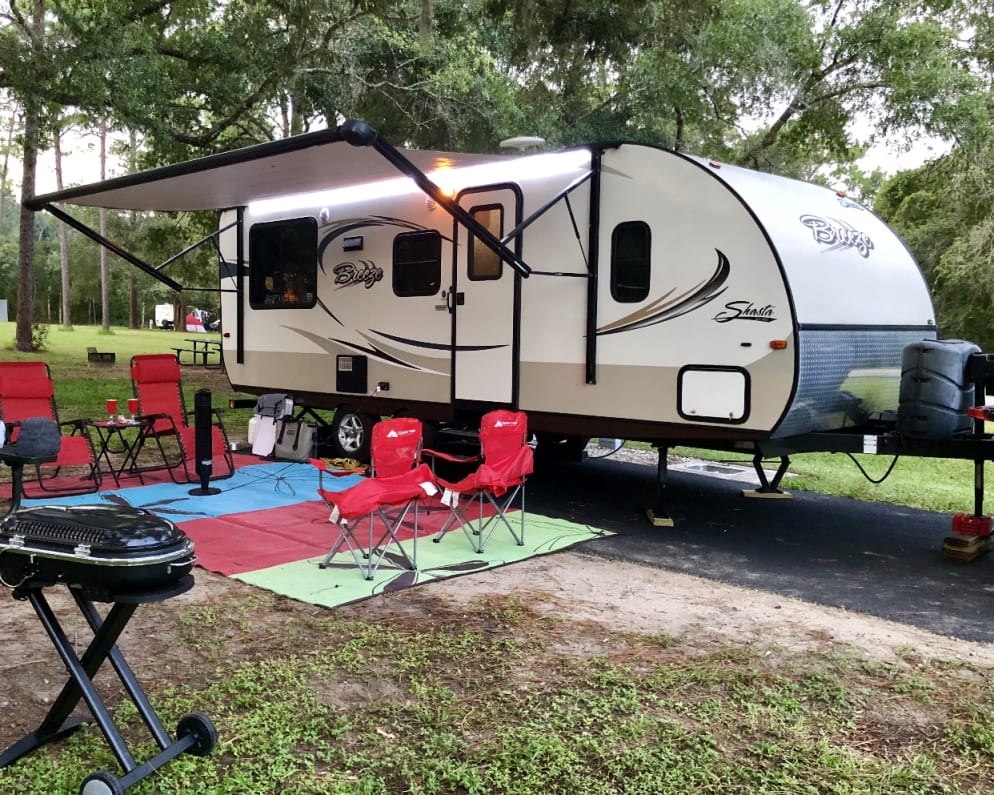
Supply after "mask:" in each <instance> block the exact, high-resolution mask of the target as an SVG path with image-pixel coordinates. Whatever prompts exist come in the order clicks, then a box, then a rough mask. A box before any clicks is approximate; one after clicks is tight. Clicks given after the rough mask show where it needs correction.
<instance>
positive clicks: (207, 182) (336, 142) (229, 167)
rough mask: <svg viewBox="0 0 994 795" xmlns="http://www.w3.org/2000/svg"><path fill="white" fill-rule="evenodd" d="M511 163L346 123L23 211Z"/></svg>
mask: <svg viewBox="0 0 994 795" xmlns="http://www.w3.org/2000/svg"><path fill="white" fill-rule="evenodd" d="M365 131H368V132H365ZM384 147H385V148H386V151H384ZM394 153H396V154H397V155H399V156H400V160H401V161H402V162H398V160H397V158H396V157H393V156H392V155H393V154H394ZM508 157H509V156H508V155H478V154H454V153H452V152H433V151H426V150H418V149H395V148H394V147H392V146H390V145H389V144H386V142H385V141H383V139H382V138H380V136H379V135H377V134H376V133H375V132H373V131H372V130H370V128H368V127H366V126H365V125H364V124H362V123H361V122H346V124H343V125H342V126H341V127H336V128H332V129H328V130H320V131H317V132H313V133H307V134H304V135H298V136H295V137H293V138H285V139H282V140H279V141H272V142H268V143H263V144H258V145H256V146H250V147H246V148H243V149H237V150H234V151H231V152H222V153H220V154H216V155H209V156H207V157H202V158H198V159H196V160H189V161H187V162H184V163H179V164H177V165H174V166H165V167H163V168H156V169H152V170H149V171H143V172H141V173H138V174H129V175H127V176H124V177H117V178H115V179H109V180H106V181H104V182H95V183H91V184H89V185H82V186H79V187H74V188H67V189H65V190H61V191H57V192H54V193H47V194H44V195H42V196H36V197H34V198H33V199H30V200H29V201H27V202H26V203H25V204H26V206H27V207H28V208H29V209H32V210H41V209H44V208H45V207H46V205H49V204H56V203H65V204H72V205H78V206H86V207H104V208H107V209H113V210H158V211H192V210H223V209H228V208H232V207H243V206H245V205H247V204H249V203H251V202H255V201H259V200H261V199H269V198H274V197H277V196H286V195H289V194H294V193H308V192H311V191H317V190H332V189H335V188H342V187H346V186H348V185H355V184H358V183H364V182H375V181H377V180H381V179H391V178H396V177H397V175H398V170H400V171H402V172H403V173H405V174H406V175H407V176H411V177H416V176H417V175H414V174H411V173H407V172H405V171H404V168H403V162H406V163H409V164H410V165H412V166H413V167H414V168H416V169H417V171H418V172H420V176H422V177H424V175H425V174H427V173H430V172H431V171H434V170H435V169H437V168H439V167H441V166H445V167H448V168H460V167H463V166H472V165H478V164H483V163H492V162H496V161H500V160H503V159H507V158H508Z"/></svg>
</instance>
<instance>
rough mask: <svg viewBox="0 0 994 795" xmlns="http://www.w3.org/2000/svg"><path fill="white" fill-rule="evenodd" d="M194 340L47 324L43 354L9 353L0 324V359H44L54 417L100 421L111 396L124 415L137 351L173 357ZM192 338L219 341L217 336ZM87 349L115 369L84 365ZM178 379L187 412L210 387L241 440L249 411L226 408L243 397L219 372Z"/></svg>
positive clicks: (177, 334) (10, 335)
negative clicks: (106, 357) (106, 356)
mask: <svg viewBox="0 0 994 795" xmlns="http://www.w3.org/2000/svg"><path fill="white" fill-rule="evenodd" d="M194 336H195V335H194V333H193V332H188V331H163V330H160V329H126V328H111V329H110V331H109V332H105V331H103V330H102V329H101V328H100V327H99V326H76V327H74V328H73V329H69V330H67V329H63V328H61V327H60V326H55V325H52V326H49V332H48V335H47V338H46V344H45V350H44V351H42V352H40V353H20V352H18V351H16V350H14V324H13V323H0V360H3V361H28V360H36V359H42V360H44V361H45V362H47V363H48V366H49V368H50V369H51V371H52V380H53V383H54V384H55V400H56V404H57V405H58V409H59V418H60V419H62V420H72V419H78V418H87V419H103V418H104V415H105V413H106V409H105V405H106V400H107V398H116V399H117V400H118V406H119V408H118V411H119V412H120V413H123V412H124V411H125V401H126V400H127V398H129V397H132V396H133V392H132V388H131V376H130V372H129V362H130V361H131V357H132V356H134V355H135V354H139V353H172V352H173V351H172V348H178V347H187V343H186V342H184V340H186V339H187V338H188V337H189V338H192V337H194ZM196 336H197V337H204V338H206V339H213V340H219V339H220V335H218V334H216V333H207V334H197V335H196ZM87 348H96V349H97V350H98V351H102V352H103V351H107V352H113V353H115V354H116V364H115V366H114V367H97V366H91V365H90V364H89V363H88V362H87V357H86V350H87ZM182 377H183V392H184V396H185V398H186V407H187V409H188V410H192V409H193V395H194V393H195V392H196V391H197V390H198V389H201V388H205V387H206V388H208V389H210V390H211V402H212V404H213V406H214V407H215V408H220V409H224V414H223V416H224V423H225V426H226V427H227V429H228V432H229V434H230V435H232V436H234V437H235V438H243V439H244V437H245V429H246V428H247V426H248V421H249V419H250V418H251V416H252V411H251V409H229V408H228V401H229V400H230V399H231V398H235V397H247V396H246V395H242V394H240V393H236V392H234V391H233V390H232V389H231V385H230V384H229V383H228V380H227V378H226V377H225V376H224V375H223V371H222V370H219V369H205V368H203V367H184V368H183V376H182Z"/></svg>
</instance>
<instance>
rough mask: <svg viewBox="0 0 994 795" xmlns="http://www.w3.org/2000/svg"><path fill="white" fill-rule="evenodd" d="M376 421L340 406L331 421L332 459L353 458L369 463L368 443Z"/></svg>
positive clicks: (350, 407)
mask: <svg viewBox="0 0 994 795" xmlns="http://www.w3.org/2000/svg"><path fill="white" fill-rule="evenodd" d="M375 422H376V420H375V419H374V418H373V417H371V416H369V415H368V414H364V413H363V412H361V411H359V410H358V409H356V408H354V407H352V406H340V407H339V408H338V409H336V410H335V416H334V417H333V418H332V420H331V450H332V457H333V458H354V459H355V460H356V461H358V462H359V463H361V464H368V463H369V442H370V438H371V436H372V432H373V424H374V423H375Z"/></svg>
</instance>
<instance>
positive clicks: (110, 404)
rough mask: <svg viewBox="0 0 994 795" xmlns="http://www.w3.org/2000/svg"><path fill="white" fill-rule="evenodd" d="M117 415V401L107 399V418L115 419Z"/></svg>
mask: <svg viewBox="0 0 994 795" xmlns="http://www.w3.org/2000/svg"><path fill="white" fill-rule="evenodd" d="M116 413H117V401H116V400H115V399H114V398H107V416H108V417H110V418H111V419H114V415H115V414H116Z"/></svg>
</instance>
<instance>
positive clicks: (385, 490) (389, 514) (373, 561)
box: [310, 417, 438, 580]
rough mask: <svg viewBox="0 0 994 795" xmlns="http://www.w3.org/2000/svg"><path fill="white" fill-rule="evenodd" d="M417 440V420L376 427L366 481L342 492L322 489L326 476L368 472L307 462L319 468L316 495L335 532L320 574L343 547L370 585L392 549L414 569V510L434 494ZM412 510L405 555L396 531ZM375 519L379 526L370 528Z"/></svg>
mask: <svg viewBox="0 0 994 795" xmlns="http://www.w3.org/2000/svg"><path fill="white" fill-rule="evenodd" d="M421 438H422V429H421V421H420V420H417V419H414V418H412V417H397V418H395V419H389V420H382V421H381V422H378V423H376V424H375V425H374V426H373V432H372V435H371V441H370V458H371V465H370V467H369V469H368V474H369V477H367V478H364V479H363V480H360V481H359V482H358V483H357V484H355V485H354V486H350V487H348V488H346V489H342V490H341V491H331V490H328V489H325V488H324V477H325V475H330V476H335V477H341V476H342V475H354V474H357V473H360V472H367V470H366V468H365V467H360V468H359V469H348V470H337V471H336V470H333V469H329V468H328V467H327V466H326V465H325V463H324V462H323V461H321V460H319V459H317V458H311V459H310V462H311V463H312V464H313V465H314V466H315V467H317V469H318V494H320V495H321V497H322V499H323V500H324V501H325V502H326V503H327V504H328V506H329V507H330V508H331V515H330V516H329V517H328V521H329V522H331V523H332V524H334V525H335V526H336V527H337V528H338V536H337V537H336V539H335V543H334V545H333V546H332V547H331V549H330V550H329V552H328V554H327V555H326V556H325V558H324V560H323V561H322V562H321V564H320V566H321V568H322V569H324V568H327V567H328V565H329V563H330V562H331V559H332V558H333V557H334V556H335V555H336V554H337V553H338V551H339V550H341V549H342V548H343V547H344V548H346V549H348V550H349V552H351V553H352V557H353V559H354V560H355V563H356V566H358V567H359V571H360V572H362V575H363V577H365V578H366V579H367V580H372V579H373V576H374V575H375V574H376V570H377V568H379V565H380V564H381V563H382V562H383V559H384V558H385V557H386V556H387V554H388V552H389V551H390V548H391V546H396V547H397V549H398V550H399V551H400V554H401V556H402V557H403V560H404V562H405V563H406V564H407V566H408V567H409V568H410V569H412V570H413V569H417V555H418V505H419V503H420V502H422V501H424V500H425V499H427V498H428V497H431V496H432V495H434V494H435V493H436V492H437V491H438V489H436V488H435V479H434V477H433V476H432V473H431V469H430V468H429V467H428V465H427V464H421V463H419V461H420V457H421ZM390 508H393V509H394V510H388V509H390ZM412 508H413V509H414V511H413V513H414V535H413V537H412V542H411V554H410V555H408V554H407V550H406V549H405V548H404V545H403V544H402V543H401V541H400V538H399V537H398V531H399V530H400V528H401V525H402V524H403V522H404V520H405V519H406V518H407V515H408V513H409V512H411V509H412ZM376 519H379V520H380V522H382V526H379V527H376V526H374V525H375V520H376ZM363 520H365V521H366V522H367V524H368V527H369V537H368V539H365V543H360V542H359V540H358V539H357V538H356V536H355V530H356V529H357V528H358V527H359V526H360V524H361V523H362V522H363Z"/></svg>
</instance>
